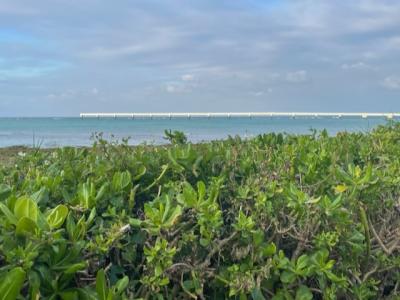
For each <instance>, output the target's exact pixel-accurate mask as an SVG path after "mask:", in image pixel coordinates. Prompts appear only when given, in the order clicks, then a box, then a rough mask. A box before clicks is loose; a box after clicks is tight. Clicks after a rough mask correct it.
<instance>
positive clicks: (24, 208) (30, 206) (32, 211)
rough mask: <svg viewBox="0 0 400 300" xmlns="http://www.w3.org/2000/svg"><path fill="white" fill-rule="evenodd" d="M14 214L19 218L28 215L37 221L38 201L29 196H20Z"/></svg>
mask: <svg viewBox="0 0 400 300" xmlns="http://www.w3.org/2000/svg"><path fill="white" fill-rule="evenodd" d="M14 215H15V216H16V217H17V219H18V220H19V219H21V218H23V217H26V218H29V219H31V220H32V221H34V222H35V223H36V222H37V218H38V207H37V204H36V202H35V201H33V200H32V199H31V198H28V197H21V198H18V199H17V201H16V202H15V206H14Z"/></svg>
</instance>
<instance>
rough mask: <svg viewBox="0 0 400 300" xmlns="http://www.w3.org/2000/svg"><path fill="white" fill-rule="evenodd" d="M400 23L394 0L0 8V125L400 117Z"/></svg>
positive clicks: (13, 4)
mask: <svg viewBox="0 0 400 300" xmlns="http://www.w3.org/2000/svg"><path fill="white" fill-rule="evenodd" d="M399 15H400V3H399V2H398V1H394V0H382V1H372V0H355V1H348V2H344V1H339V0H333V1H332V0H330V1H328V0H322V1H318V2H315V1H308V0H295V1H289V0H286V1H285V0H283V1H277V0H273V1H262V0H251V1H244V0H238V1H229V0H222V1H213V0H204V1H194V0H188V1H180V0H176V1H175V0H174V1H161V0H138V1H135V2H132V1H128V0H122V1H118V2H113V3H111V2H109V1H100V0H83V1H78V0H58V1H53V0H38V1H34V2H33V1H30V0H13V1H10V0H0V89H1V91H2V92H1V93H0V115H1V116H13V115H14V116H16V115H18V116H19V115H35V116H36V115H77V114H78V113H79V112H84V111H94V110H96V111H104V112H112V111H119V112H144V111H177V112H179V111H226V110H230V111H257V110H259V111H272V110H273V111H317V110H318V111H400V100H399V99H400V80H399V78H400V59H399V58H400V57H399V56H400V33H399V32H400V18H399V17H398V16H399ZM339 16H340V22H339V21H338V18H339Z"/></svg>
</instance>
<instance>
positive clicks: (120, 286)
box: [115, 276, 129, 294]
mask: <svg viewBox="0 0 400 300" xmlns="http://www.w3.org/2000/svg"><path fill="white" fill-rule="evenodd" d="M128 284H129V278H128V276H124V277H123V278H122V279H120V280H118V281H117V283H116V284H115V293H116V294H121V293H122V292H123V291H125V289H126V288H127V287H128Z"/></svg>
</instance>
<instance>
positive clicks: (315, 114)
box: [80, 112, 400, 119]
mask: <svg viewBox="0 0 400 300" xmlns="http://www.w3.org/2000/svg"><path fill="white" fill-rule="evenodd" d="M80 117H81V118H132V119H135V118H140V119H147V118H150V119H152V118H159V119H167V118H169V119H171V118H189V119H190V118H213V117H214V118H215V117H219V118H221V117H226V118H246V117H247V118H253V117H291V118H296V117H311V118H318V117H332V118H342V117H353V118H354V117H355V118H356V117H359V118H363V119H366V118H387V119H393V118H396V117H400V113H363V112H350V113H349V112H165V113H157V112H154V113H81V114H80Z"/></svg>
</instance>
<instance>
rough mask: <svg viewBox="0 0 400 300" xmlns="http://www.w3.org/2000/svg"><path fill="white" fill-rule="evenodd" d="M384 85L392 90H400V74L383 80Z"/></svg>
mask: <svg viewBox="0 0 400 300" xmlns="http://www.w3.org/2000/svg"><path fill="white" fill-rule="evenodd" d="M382 85H383V86H384V87H385V88H387V89H390V90H400V76H388V77H386V78H385V79H384V80H383V82H382Z"/></svg>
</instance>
